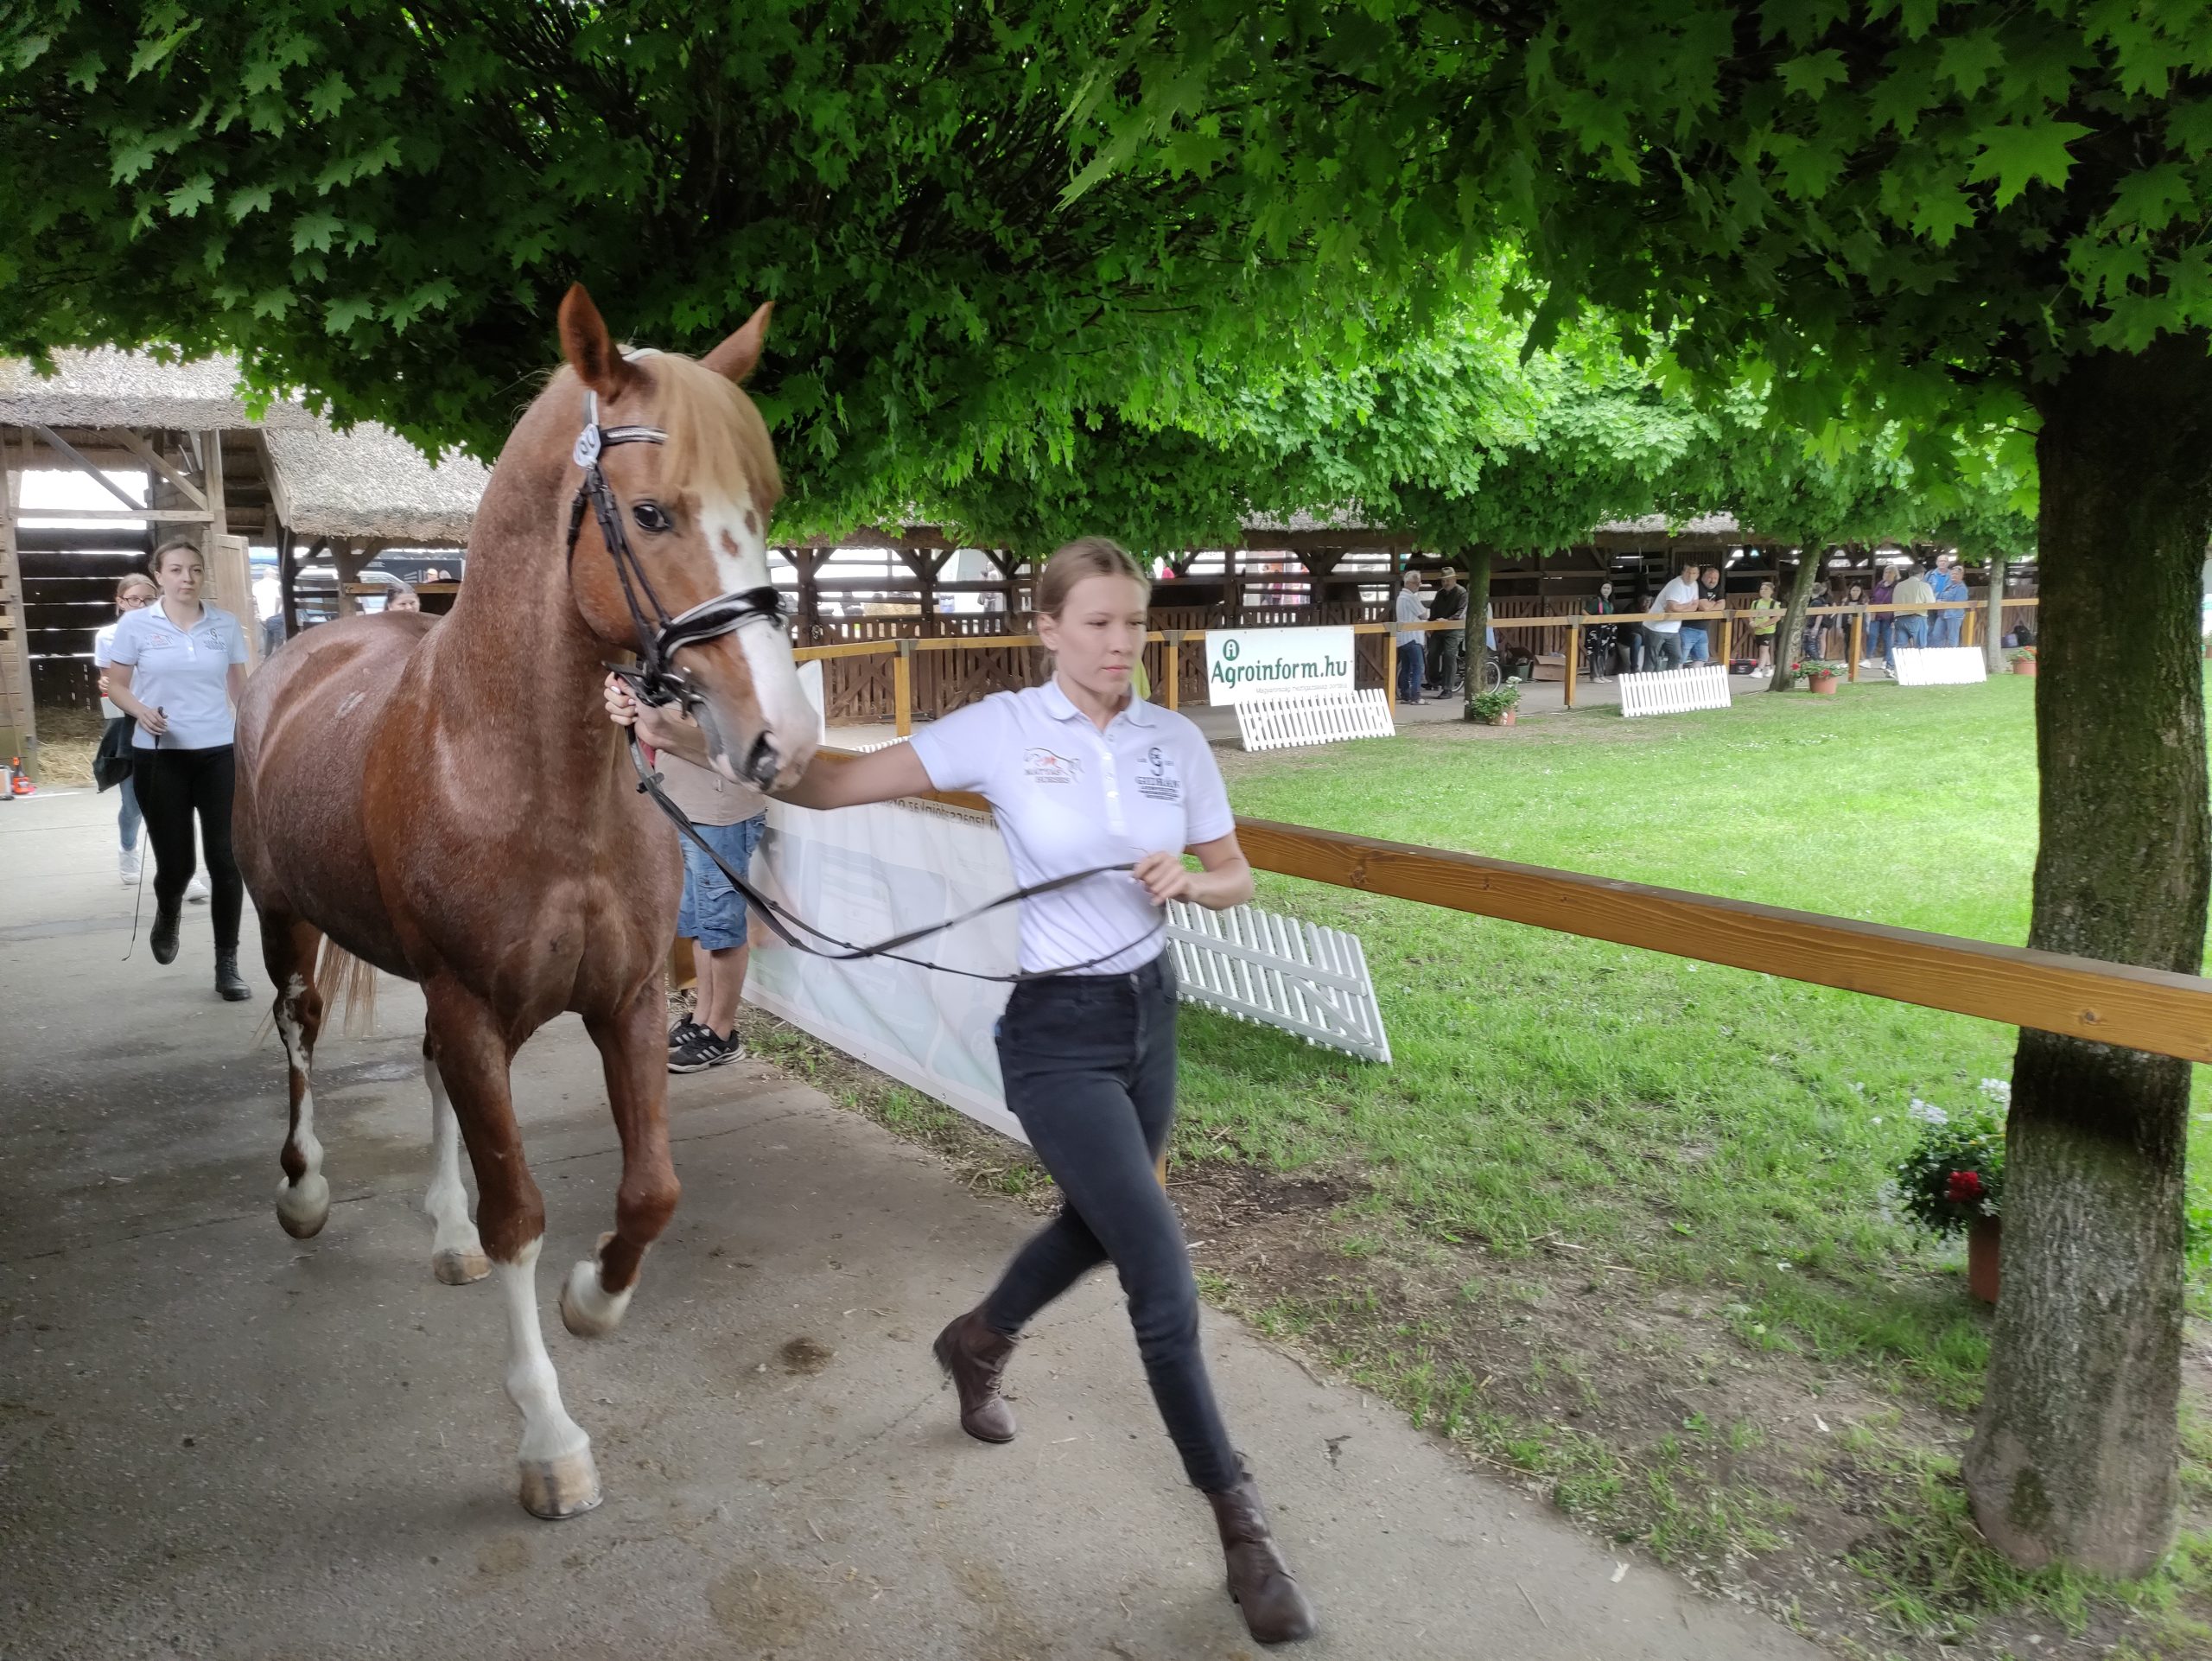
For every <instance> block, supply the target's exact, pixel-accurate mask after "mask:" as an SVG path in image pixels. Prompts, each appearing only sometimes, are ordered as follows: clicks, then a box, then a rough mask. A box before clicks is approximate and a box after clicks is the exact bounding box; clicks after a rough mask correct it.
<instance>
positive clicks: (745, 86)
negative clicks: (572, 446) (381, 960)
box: [0, 0, 1377, 530]
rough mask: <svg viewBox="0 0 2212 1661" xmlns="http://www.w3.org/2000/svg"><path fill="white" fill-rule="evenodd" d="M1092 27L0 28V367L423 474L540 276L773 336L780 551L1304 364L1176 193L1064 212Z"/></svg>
mask: <svg viewBox="0 0 2212 1661" xmlns="http://www.w3.org/2000/svg"><path fill="white" fill-rule="evenodd" d="M1104 26H1105V20H1104V19H1103V16H1093V15H1091V14H1089V13H1085V12H1083V11H1080V10H1076V9H1068V10H1065V12H1063V11H1061V10H1056V9H1053V8H1051V7H1046V6H1033V7H1027V8H1020V7H1014V8H1007V9H1003V10H991V9H988V8H985V9H974V8H970V9H964V10H963V9H956V8H949V7H945V6H942V5H938V4H933V3H926V0H868V3H865V4H862V3H859V0H831V3H829V4H828V5H826V6H824V5H804V6H802V5H799V4H797V3H793V0H780V3H779V0H771V3H766V4H762V5H757V6H749V7H747V8H745V9H744V14H743V20H742V22H741V23H738V24H732V23H731V22H729V21H728V14H726V13H721V12H716V11H715V10H712V9H702V8H698V7H695V6H691V5H688V4H679V3H676V0H642V3H636V4H622V5H598V4H567V3H554V0H493V3H488V4H483V5H476V4H470V5H460V4H450V3H440V0H430V3H426V4H422V5H409V6H404V7H403V6H358V5H353V4H350V3H346V0H251V3H247V0H209V3H206V4H201V5H196V6H191V7H186V6H183V5H180V4H174V3H158V0H157V3H147V0H140V3H136V4H130V3H126V4H123V5H92V4H86V3H83V0H48V3H44V4H41V5H35V6H22V7H15V8H7V9H0V141H4V143H5V145H6V148H7V150H8V152H9V156H10V162H9V165H8V166H7V168H6V169H0V220H4V221H5V222H6V223H7V224H8V225H9V226H10V232H11V234H10V238H9V239H8V243H7V245H6V247H5V248H4V249H0V352H9V353H34V354H35V353H42V352H44V351H47V350H49V349H51V348H54V347H62V346H69V345H75V344H80V343H99V342H109V341H121V342H126V343H132V344H136V343H138V342H141V341H149V340H163V341H169V342H173V343H175V345H177V346H179V347H183V348H185V349H186V350H188V351H191V352H203V351H208V350H214V349H218V348H225V349H232V350H237V351H238V352H239V353H242V355H243V356H244V358H245V362H246V364H247V366H248V370H249V372H250V374H251V376H252V377H253V378H254V379H256V380H257V381H258V382H259V383H260V384H261V385H264V386H268V387H274V386H277V385H296V386H302V387H305V388H308V389H309V390H310V391H311V392H312V393H314V394H315V395H317V396H319V397H324V398H327V399H328V400H329V402H330V405H331V407H332V409H333V410H334V413H335V414H336V415H337V416H338V417H340V418H341V419H355V418H361V417H374V418H376V419H378V420H381V421H384V422H385V423H389V424H390V425H391V426H393V427H394V428H396V429H397V430H399V431H401V432H403V433H404V434H406V435H408V436H410V437H412V438H414V439H416V441H418V442H422V443H423V444H424V445H425V446H427V447H429V448H432V449H436V448H439V447H442V446H444V445H447V444H451V443H456V442H458V443H461V444H462V445H465V446H467V448H469V449H473V450H474V451H475V452H476V453H478V454H480V455H487V456H488V455H493V454H494V453H496V451H497V449H498V447H499V443H500V442H502V441H503V439H504V437H505V433H506V430H507V428H508V426H509V425H510V423H512V419H513V417H514V415H515V412H516V411H517V410H518V409H519V407H520V406H521V405H522V404H523V403H524V402H525V401H526V399H527V397H528V391H529V388H530V386H531V385H532V384H533V378H534V377H535V376H536V375H537V374H538V373H539V372H542V371H543V369H545V368H546V367H547V366H549V365H550V363H551V362H552V361H553V360H554V355H555V354H554V352H553V341H552V331H551V323H550V319H551V316H552V314H553V309H554V307H555V305H556V302H557V301H558V298H559V296H560V295H561V293H562V292H563V290H564V289H565V288H566V286H567V285H568V284H569V283H570V282H571V281H575V280H581V281H582V282H584V283H586V284H587V285H588V286H589V287H590V288H591V290H593V292H594V296H595V297H596V298H597V299H598V301H599V302H600V304H601V308H602V309H604V310H605V312H606V313H607V316H608V318H609V319H610V321H613V323H614V324H615V326H616V328H618V329H619V330H620V331H621V332H622V333H623V334H625V335H626V337H627V338H631V339H634V340H639V341H640V342H645V343H650V344H653V345H658V346H664V347H672V348H676V349H689V350H698V349H702V348H703V347H706V346H709V345H711V344H712V343H713V342H714V341H715V340H718V339H719V338H720V337H721V335H722V334H725V333H726V332H727V331H728V328H730V327H732V325H733V321H734V320H736V319H741V318H742V317H743V316H744V315H746V314H747V312H748V311H749V310H750V309H751V308H752V307H753V306H754V305H755V304H757V303H758V302H760V300H762V299H763V298H768V299H773V300H775V301H776V302H777V313H776V318H775V323H774V326H773V328H772V333H771V340H770V353H769V358H768V360H767V363H766V366H765V368H764V371H763V373H762V374H761V376H760V379H759V380H758V382H757V383H756V386H757V392H756V396H757V398H759V401H760V404H761V405H762V407H763V410H764V412H765V413H766V414H767V415H768V416H769V417H770V419H771V421H772V423H773V424H774V427H775V430H776V431H777V435H778V438H779V443H780V444H781V446H782V448H783V450H784V454H785V459H786V464H787V468H788V471H789V473H790V474H791V482H792V485H793V498H792V500H791V506H790V507H789V508H788V509H787V510H786V512H785V518H784V521H783V523H784V524H785V527H786V528H787V529H791V530H804V529H808V528H822V527H825V526H829V527H834V526H840V525H846V524H850V523H852V522H855V521H856V520H867V519H875V518H878V517H881V516H885V515H895V514H896V512H898V511H899V509H900V508H901V507H902V506H904V505H905V504H906V503H908V502H910V501H912V500H914V499H915V498H916V497H917V496H918V495H919V494H921V493H924V490H925V487H929V486H931V485H933V484H937V483H939V482H942V481H946V480H953V481H957V480H959V479H961V478H963V477H964V476H965V475H966V474H969V473H971V472H973V471H975V470H977V469H982V470H986V471H988V470H991V469H995V468H1011V469H1014V470H1015V471H1017V472H1018V471H1020V470H1022V469H1024V468H1040V467H1042V466H1044V465H1045V464H1046V463H1047V462H1049V461H1052V460H1053V459H1054V458H1065V457H1066V456H1067V455H1069V454H1070V453H1071V449H1072V448H1073V446H1074V445H1075V443H1076V442H1077V420H1078V412H1079V411H1084V410H1100V409H1110V410H1124V411H1128V412H1130V413H1131V414H1133V415H1134V416H1135V417H1138V418H1140V419H1158V418H1160V417H1162V416H1164V415H1166V413H1168V412H1170V411H1172V409H1173V405H1174V404H1175V401H1176V399H1177V398H1178V397H1179V392H1180V389H1182V388H1183V387H1185V385H1188V384H1189V383H1190V381H1191V379H1192V377H1193V376H1194V375H1195V373H1196V372H1197V369H1198V366H1199V365H1201V364H1205V363H1211V362H1220V361H1234V362H1239V363H1246V364H1250V365H1253V366H1264V365H1266V364H1267V363H1268V362H1269V361H1270V360H1273V359H1274V358H1277V357H1281V356H1285V355H1287V354H1289V353H1294V352H1304V351H1308V350H1319V349H1324V348H1325V347H1327V346H1328V344H1329V342H1331V341H1332V340H1334V339H1337V338H1338V334H1339V332H1340V331H1341V330H1342V329H1343V328H1346V327H1351V328H1359V329H1364V328H1370V327H1373V326H1374V323H1375V321H1376V315H1377V309H1376V306H1375V305H1374V304H1373V303H1372V301H1371V299H1370V298H1363V299H1362V301H1361V302H1360V303H1359V304H1358V305H1357V307H1352V306H1347V307H1345V308H1344V309H1342V310H1341V312H1340V313H1338V314H1335V315H1325V312H1324V306H1323V302H1324V300H1325V298H1326V296H1325V293H1324V292H1323V291H1321V290H1314V289H1313V287H1312V285H1311V284H1310V283H1306V281H1305V279H1304V277H1303V275H1302V273H1300V272H1298V271H1296V270H1294V269H1293V265H1292V261H1293V260H1294V258H1297V257H1298V256H1299V248H1298V247H1297V245H1295V242H1294V243H1293V244H1287V245H1285V246H1284V248H1283V249H1282V250H1281V251H1280V254H1279V256H1278V257H1276V258H1261V259H1250V258H1240V259H1237V260H1235V261H1233V262H1227V263H1224V262H1222V261H1219V260H1217V259H1216V258H1213V257H1212V245H1213V242H1214V240H1215V238H1216V230H1215V227H1212V226H1211V224H1210V222H1209V220H1208V218H1207V215H1208V213H1209V207H1208V201H1209V195H1210V192H1209V189H1208V188H1207V187H1206V186H1205V184H1204V183H1203V182H1201V181H1197V180H1195V179H1192V180H1185V181H1137V180H1131V181H1127V182H1126V183H1122V184H1116V185H1115V186H1113V187H1110V188H1107V189H1106V190H1104V191H1103V192H1102V193H1100V194H1098V195H1097V196H1096V199H1095V200H1090V201H1089V202H1086V203H1085V204H1084V205H1083V206H1082V207H1079V208H1077V210H1076V211H1074V212H1072V213H1071V212H1066V211H1061V210H1059V209H1058V207H1057V206H1056V204H1057V200H1058V194H1059V192H1060V190H1061V188H1062V187H1063V186H1064V185H1065V182H1066V180H1067V177H1068V169H1067V164H1066V161H1065V156H1066V150H1065V142H1064V140H1063V139H1062V138H1061V137H1060V136H1059V132H1058V129H1059V125H1060V123H1061V120H1062V118H1063V115H1064V113H1065V103H1066V99H1067V96H1068V88H1069V86H1071V84H1072V83H1073V80H1074V78H1075V77H1076V75H1077V73H1080V71H1081V69H1082V68H1083V67H1085V66H1087V65H1089V64H1090V63H1091V62H1094V61H1095V60H1096V54H1097V52H1098V51H1099V50H1101V49H1102V48H1103V46H1104V44H1105V40H1104V36H1103V29H1104Z"/></svg>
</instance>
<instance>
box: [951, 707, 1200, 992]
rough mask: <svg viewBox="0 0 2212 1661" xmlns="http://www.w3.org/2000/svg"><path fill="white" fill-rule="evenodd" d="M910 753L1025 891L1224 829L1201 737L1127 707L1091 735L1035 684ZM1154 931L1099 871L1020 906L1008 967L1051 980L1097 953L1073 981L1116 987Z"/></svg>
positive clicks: (1170, 715) (1127, 880)
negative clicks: (1048, 974)
mask: <svg viewBox="0 0 2212 1661" xmlns="http://www.w3.org/2000/svg"><path fill="white" fill-rule="evenodd" d="M912 744H913V747H914V754H915V755H916V756H917V757H918V758H919V760H920V761H921V764H922V769H923V771H924V772H925V773H928V774H929V778H930V783H931V785H932V786H935V787H936V788H937V789H938V790H971V791H974V792H977V793H978V794H980V795H982V796H983V797H984V798H986V799H988V801H989V802H990V804H991V807H992V810H993V811H994V812H995V815H996V817H997V819H998V824H999V832H1000V834H1001V836H1002V837H1004V838H1005V840H1006V850H1007V859H1008V861H1009V862H1011V863H1012V865H1013V867H1014V880H1015V881H1017V882H1018V883H1020V885H1021V886H1022V887H1024V888H1027V886H1028V885H1029V884H1031V883H1033V882H1044V881H1050V880H1051V879H1052V878H1053V877H1056V876H1064V875H1067V874H1069V873H1070V872H1072V871H1081V870H1087V869H1090V868H1092V867H1094V866H1099V865H1119V864H1134V863H1135V862H1136V861H1138V860H1140V859H1141V858H1143V857H1144V856H1146V855H1147V854H1156V853H1176V854H1179V853H1181V852H1182V851H1183V850H1185V848H1189V847H1192V846H1193V845H1195V844H1197V843H1204V842H1212V841H1214V840H1216V839H1217V838H1218V837H1225V836H1227V835H1228V834H1229V833H1230V831H1233V830H1235V829H1236V815H1235V814H1234V813H1232V812H1231V811H1230V806H1229V792H1227V790H1226V789H1224V786H1223V785H1222V782H1221V769H1220V768H1219V767H1217V766H1216V765H1215V763H1214V759H1213V751H1212V749H1211V748H1210V747H1209V746H1208V745H1207V743H1206V741H1205V735H1204V734H1202V733H1200V732H1199V731H1198V728H1197V727H1196V726H1194V725H1193V724H1192V722H1191V721H1190V719H1189V718H1188V717H1187V716H1183V715H1180V714H1179V713H1178V712H1176V711H1175V710H1164V709H1161V708H1160V706H1159V705H1157V704H1154V703H1144V702H1143V701H1141V700H1140V699H1136V698H1132V699H1131V700H1130V702H1129V704H1128V707H1127V708H1126V709H1124V710H1122V712H1121V713H1120V714H1119V715H1117V716H1115V717H1114V719H1113V721H1112V722H1111V723H1110V724H1109V726H1108V727H1107V729H1106V730H1105V731H1104V732H1103V733H1102V732H1100V731H1099V730H1098V729H1097V728H1096V727H1094V726H1093V725H1091V722H1090V717H1089V716H1085V715H1084V713H1083V712H1082V711H1081V710H1077V708H1076V707H1075V705H1074V704H1073V703H1071V702H1069V700H1068V697H1067V694H1066V693H1065V692H1063V691H1062V690H1060V689H1059V687H1058V684H1055V683H1049V682H1048V683H1047V684H1045V685H1043V686H1032V687H1029V688H1027V689H1026V690H1022V691H1019V692H999V693H996V694H994V695H993V696H992V697H988V698H985V699H984V700H983V701H982V703H971V704H969V706H968V707H967V708H966V709H964V710H955V711H954V712H953V713H952V714H951V715H949V716H945V717H944V719H943V720H941V721H938V722H935V723H933V724H932V725H931V726H928V727H925V728H924V729H922V730H921V731H920V732H918V733H916V734H915V735H914V736H913V738H912ZM1159 925H1160V908H1159V907H1156V906H1154V904H1153V903H1152V898H1151V896H1150V895H1149V894H1147V893H1146V892H1145V890H1144V887H1143V885H1142V884H1141V883H1140V882H1138V881H1137V880H1136V878H1135V877H1134V876H1132V875H1130V874H1129V873H1128V872H1127V871H1109V872H1106V873H1104V874H1103V875H1098V876H1095V877H1092V878H1090V880H1089V881H1084V882H1078V883H1075V884H1073V885H1072V886H1071V887H1069V888H1062V889H1059V890H1058V891H1057V892H1056V893H1052V894H1042V895H1039V896H1038V897H1037V898H1035V899H1032V900H1025V901H1022V902H1021V967H1022V968H1023V970H1025V971H1029V972H1031V973H1036V972H1040V971H1054V970H1059V969H1065V968H1066V967H1068V966H1069V965H1071V964H1079V963H1087V962H1088V961H1089V960H1090V959H1091V958H1096V957H1099V956H1100V955H1101V954H1102V953H1109V952H1110V953H1112V954H1113V955H1112V956H1110V957H1108V958H1106V960H1105V961H1103V962H1102V963H1097V964H1091V965H1090V967H1089V968H1087V969H1084V970H1083V971H1079V972H1081V973H1084V974H1092V975H1107V974H1126V973H1128V971H1131V970H1135V969H1141V968H1142V967H1143V966H1144V965H1145V964H1147V963H1149V962H1151V961H1152V960H1153V959H1154V958H1156V957H1158V956H1159V955H1160V951H1161V949H1162V945H1163V942H1162V941H1161V939H1160V933H1159ZM1124 947H1126V948H1127V949H1126V950H1122V949H1121V948H1124Z"/></svg>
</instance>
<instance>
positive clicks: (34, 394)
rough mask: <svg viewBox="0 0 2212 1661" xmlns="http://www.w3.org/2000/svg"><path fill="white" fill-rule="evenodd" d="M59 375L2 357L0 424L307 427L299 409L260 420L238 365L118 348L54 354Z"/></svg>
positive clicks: (275, 410)
mask: <svg viewBox="0 0 2212 1661" xmlns="http://www.w3.org/2000/svg"><path fill="white" fill-rule="evenodd" d="M54 364H55V366H56V368H57V370H58V372H57V373H55V374H54V375H51V376H46V375H41V374H40V373H39V372H38V371H37V370H36V369H35V368H34V367H33V366H31V363H30V361H29V360H28V359H25V358H0V424H4V425H9V426H30V425H33V424H36V425H40V426H47V427H129V428H132V429H135V430H144V429H147V428H166V429H171V430H183V431H189V432H207V431H210V430H218V429H228V428H235V427H284V426H294V425H305V424H308V423H312V422H313V421H314V419H315V417H313V416H311V415H309V414H308V412H307V411H306V410H303V409H302V408H301V407H300V406H299V405H298V404H283V403H280V404H274V405H272V406H271V407H270V410H269V415H268V418H267V419H266V420H265V421H255V420H254V419H253V418H252V417H251V416H250V415H249V414H248V413H247V411H246V406H245V398H243V397H242V396H240V394H239V391H238V360H237V359H236V358H231V357H217V358H202V359H200V360H199V361H198V362H196V363H157V362H156V361H155V360H154V359H153V358H152V357H150V356H149V355H148V354H147V353H143V352H124V351H121V350H119V349H118V348H117V347H95V348H93V349H92V350H90V351H82V352H79V351H67V352H57V353H54Z"/></svg>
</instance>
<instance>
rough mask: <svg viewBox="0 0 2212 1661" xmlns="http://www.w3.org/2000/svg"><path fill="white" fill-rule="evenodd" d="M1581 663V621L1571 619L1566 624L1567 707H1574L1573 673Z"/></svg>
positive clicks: (1576, 618)
mask: <svg viewBox="0 0 2212 1661" xmlns="http://www.w3.org/2000/svg"><path fill="white" fill-rule="evenodd" d="M1581 663H1582V620H1581V619H1580V617H1571V618H1569V619H1568V620H1567V708H1568V709H1570V710H1572V709H1573V707H1574V671H1576V669H1578V668H1579V667H1580V665H1581Z"/></svg>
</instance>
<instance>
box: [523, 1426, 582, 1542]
mask: <svg viewBox="0 0 2212 1661" xmlns="http://www.w3.org/2000/svg"><path fill="white" fill-rule="evenodd" d="M520 1464H521V1467H522V1508H523V1509H524V1511H528V1512H529V1513H530V1514H531V1516H532V1517H542V1518H544V1519H545V1520H546V1521H547V1522H549V1523H557V1522H559V1521H561V1519H562V1518H566V1517H582V1515H583V1514H584V1513H585V1512H586V1511H591V1510H593V1509H594V1508H595V1507H596V1506H597V1505H598V1504H599V1500H600V1492H599V1467H597V1466H595V1465H594V1464H593V1463H592V1458H591V1448H590V1447H589V1446H588V1445H587V1446H585V1447H582V1448H578V1449H577V1450H576V1451H575V1453H573V1454H563V1455H562V1456H561V1457H560V1458H558V1459H526V1460H523V1461H520Z"/></svg>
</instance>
